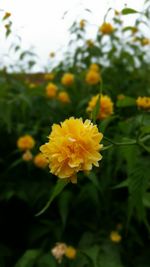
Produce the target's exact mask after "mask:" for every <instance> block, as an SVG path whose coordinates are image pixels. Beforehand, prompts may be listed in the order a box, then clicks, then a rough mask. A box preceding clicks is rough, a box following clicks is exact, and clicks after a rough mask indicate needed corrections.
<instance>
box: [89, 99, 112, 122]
mask: <svg viewBox="0 0 150 267" xmlns="http://www.w3.org/2000/svg"><path fill="white" fill-rule="evenodd" d="M98 98H99V95H96V96H93V97H92V98H91V100H90V101H89V104H88V107H87V111H88V112H92V111H93V109H94V108H95V106H96V103H97V100H98ZM113 105H114V104H113V102H112V100H111V98H110V97H109V96H107V95H101V97H100V111H99V113H98V115H97V119H100V120H103V119H105V118H107V117H108V116H110V115H112V114H113Z"/></svg>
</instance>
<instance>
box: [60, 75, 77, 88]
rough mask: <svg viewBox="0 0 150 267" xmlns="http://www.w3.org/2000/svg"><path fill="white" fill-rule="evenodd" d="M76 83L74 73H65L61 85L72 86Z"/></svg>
mask: <svg viewBox="0 0 150 267" xmlns="http://www.w3.org/2000/svg"><path fill="white" fill-rule="evenodd" d="M73 82H74V75H73V74H72V73H69V72H68V73H65V74H64V75H63V76H62V78H61V83H62V84H63V85H67V86H70V85H72V84H73Z"/></svg>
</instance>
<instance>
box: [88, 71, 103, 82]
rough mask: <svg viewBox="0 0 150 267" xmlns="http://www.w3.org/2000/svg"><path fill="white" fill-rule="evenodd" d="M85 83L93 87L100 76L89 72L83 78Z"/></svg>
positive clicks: (94, 72)
mask: <svg viewBox="0 0 150 267" xmlns="http://www.w3.org/2000/svg"><path fill="white" fill-rule="evenodd" d="M85 81H86V82H87V83H88V84H90V85H95V84H97V83H99V82H100V81H101V77H100V74H99V73H98V72H97V71H94V70H89V71H88V72H87V74H86V76H85Z"/></svg>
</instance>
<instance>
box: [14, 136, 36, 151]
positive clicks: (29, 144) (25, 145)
mask: <svg viewBox="0 0 150 267" xmlns="http://www.w3.org/2000/svg"><path fill="white" fill-rule="evenodd" d="M34 146H35V140H34V139H33V137H32V136H30V135H24V136H21V137H20V138H19V139H18V141H17V147H18V148H19V149H20V150H28V149H32V148H33V147H34Z"/></svg>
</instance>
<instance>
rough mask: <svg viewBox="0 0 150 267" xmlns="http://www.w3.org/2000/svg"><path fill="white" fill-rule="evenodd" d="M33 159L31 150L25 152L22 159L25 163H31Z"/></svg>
mask: <svg viewBox="0 0 150 267" xmlns="http://www.w3.org/2000/svg"><path fill="white" fill-rule="evenodd" d="M32 158H33V155H32V153H31V152H30V150H27V151H25V152H24V153H23V155H22V159H23V160H24V161H30V160H32Z"/></svg>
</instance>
